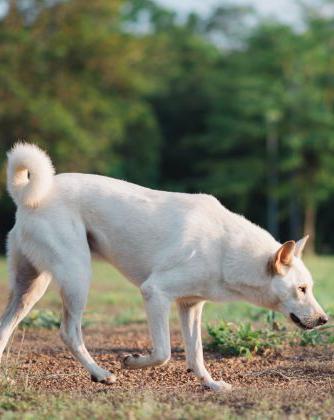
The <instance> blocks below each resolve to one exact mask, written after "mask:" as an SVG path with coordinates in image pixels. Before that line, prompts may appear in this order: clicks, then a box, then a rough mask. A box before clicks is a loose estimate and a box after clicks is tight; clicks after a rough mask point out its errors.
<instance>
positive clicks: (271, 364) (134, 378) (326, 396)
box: [7, 325, 334, 418]
mask: <svg viewBox="0 0 334 420" xmlns="http://www.w3.org/2000/svg"><path fill="white" fill-rule="evenodd" d="M84 335H85V341H86V345H87V347H88V349H89V350H90V352H91V354H92V355H93V357H94V358H95V359H96V360H97V362H98V363H99V364H100V365H101V366H102V367H104V368H106V369H108V370H110V371H112V372H114V373H115V375H116V377H117V382H116V383H115V384H113V385H102V384H97V383H94V382H92V381H91V380H90V378H89V375H88V374H87V372H86V371H85V370H84V369H83V368H82V367H81V366H80V365H79V363H78V362H77V361H75V360H74V358H73V357H72V356H71V354H70V353H69V352H68V350H67V349H65V347H64V345H63V344H62V342H61V340H60V338H59V334H58V331H57V330H45V329H34V328H28V329H26V331H25V333H24V339H23V341H22V337H23V331H22V330H18V332H17V333H16V336H15V339H14V343H13V344H12V346H11V349H10V353H9V356H8V360H7V366H8V369H9V370H8V372H10V371H11V369H15V377H16V382H22V383H25V386H26V387H27V389H29V390H32V391H34V392H42V393H45V392H46V393H52V394H53V393H58V392H65V393H68V394H69V395H72V396H74V397H75V396H76V395H77V396H80V398H82V397H87V398H94V396H97V395H99V394H101V393H106V394H108V396H110V398H113V396H116V395H118V394H119V392H120V393H121V394H122V395H124V392H125V393H127V395H128V396H129V397H130V398H131V396H133V395H138V393H141V392H146V391H152V392H153V393H154V395H155V396H156V397H157V398H158V399H159V400H160V401H173V400H175V398H176V399H177V400H179V399H180V398H183V399H184V400H185V401H187V402H190V403H194V402H198V401H210V402H211V403H212V402H213V403H216V404H222V405H227V406H228V407H230V408H231V409H233V410H234V411H233V412H234V413H235V415H241V416H242V417H244V416H246V417H247V413H248V412H250V413H251V412H252V410H254V407H255V406H256V405H257V404H259V401H260V400H263V401H264V400H266V404H265V406H266V407H268V409H271V410H272V409H273V407H274V408H275V410H278V412H279V413H282V412H283V413H285V414H286V416H287V418H295V417H294V416H297V418H309V417H308V414H307V411H306V412H305V404H306V406H307V405H309V406H310V411H309V415H310V417H312V416H314V415H315V416H317V415H318V416H320V418H334V347H323V346H316V347H308V348H302V347H294V348H288V349H286V350H283V351H280V352H277V351H270V352H269V353H267V354H266V355H265V357H264V356H254V357H252V358H251V359H247V358H245V357H233V358H223V357H222V356H221V355H219V354H214V353H208V352H206V353H205V360H206V365H207V367H208V369H209V370H210V371H211V373H212V376H213V377H214V378H215V379H224V380H226V381H228V382H229V383H231V384H232V385H233V387H234V390H233V392H232V393H231V394H230V395H217V394H214V393H212V392H210V391H208V390H204V389H203V388H202V387H201V386H200V385H199V384H198V383H197V381H196V379H195V378H194V376H193V374H191V373H187V372H186V366H185V354H184V351H183V344H182V338H181V334H180V332H179V330H177V329H175V330H172V334H171V337H172V359H171V361H170V362H169V363H168V364H167V365H166V366H163V367H160V368H150V369H146V370H137V371H133V370H122V369H121V367H120V362H119V358H120V357H121V355H122V354H125V353H131V352H142V353H145V352H147V351H148V350H149V348H150V341H149V338H148V335H147V330H146V326H144V325H132V326H124V327H118V328H112V327H106V326H104V327H102V326H101V327H94V328H93V327H89V328H87V329H86V330H85V331H84ZM263 401H262V402H261V404H262V405H263V403H264V402H263ZM324 405H325V407H324ZM317 407H318V408H317ZM298 413H300V416H298ZM265 417H266V416H265ZM270 417H271V416H270ZM273 417H275V416H273ZM279 417H281V416H279ZM266 418H267V417H266Z"/></svg>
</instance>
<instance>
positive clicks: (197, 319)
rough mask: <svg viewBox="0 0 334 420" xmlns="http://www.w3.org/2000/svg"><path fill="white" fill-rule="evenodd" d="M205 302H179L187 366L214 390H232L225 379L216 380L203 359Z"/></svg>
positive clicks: (201, 381)
mask: <svg viewBox="0 0 334 420" xmlns="http://www.w3.org/2000/svg"><path fill="white" fill-rule="evenodd" d="M204 303H205V302H203V301H201V302H196V303H193V302H184V303H183V302H178V304H177V306H178V311H179V315H180V320H181V326H182V334H183V338H184V343H185V350H186V359H187V368H188V371H189V372H194V374H195V375H196V377H197V378H198V380H199V381H200V383H201V384H202V385H204V386H206V387H209V388H210V389H212V390H213V391H230V390H231V388H232V387H231V385H230V384H228V383H226V382H224V381H214V380H213V379H212V378H211V375H210V373H209V372H208V371H207V370H206V368H205V366H204V360H203V347H202V337H201V315H202V308H203V305H204Z"/></svg>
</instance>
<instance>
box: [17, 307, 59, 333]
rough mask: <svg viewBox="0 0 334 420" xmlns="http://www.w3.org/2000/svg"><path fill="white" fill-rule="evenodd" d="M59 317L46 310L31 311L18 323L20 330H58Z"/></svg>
mask: <svg viewBox="0 0 334 420" xmlns="http://www.w3.org/2000/svg"><path fill="white" fill-rule="evenodd" d="M60 324H61V317H60V316H59V315H58V314H55V313H54V312H52V311H50V310H46V309H33V310H32V311H31V312H30V313H29V314H28V315H27V316H26V317H25V318H24V319H23V320H22V321H21V323H20V328H29V327H35V328H48V329H52V328H59V327H60Z"/></svg>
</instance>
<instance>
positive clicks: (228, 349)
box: [207, 314, 334, 357]
mask: <svg viewBox="0 0 334 420" xmlns="http://www.w3.org/2000/svg"><path fill="white" fill-rule="evenodd" d="M207 330H208V333H209V335H210V336H211V340H210V341H209V343H208V344H207V348H208V349H211V350H215V351H218V352H219V353H221V354H223V355H224V356H247V357H251V356H252V354H263V353H264V352H265V350H266V349H268V348H273V347H275V348H281V347H283V346H287V345H290V346H294V345H299V346H304V347H305V346H309V345H312V346H315V345H328V344H333V343H334V325H326V326H323V327H321V328H317V329H315V330H311V331H303V330H300V329H294V330H293V331H291V330H290V329H289V328H287V327H286V326H285V325H280V324H279V323H277V322H276V321H273V319H272V317H271V316H270V314H269V316H268V317H267V324H266V326H265V327H264V328H263V329H254V328H253V327H252V325H251V324H250V323H247V324H242V323H241V324H234V323H230V322H229V323H227V322H224V321H221V322H220V323H219V324H218V325H217V326H215V327H214V326H211V325H208V326H207Z"/></svg>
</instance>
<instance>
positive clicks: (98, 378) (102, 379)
mask: <svg viewBox="0 0 334 420" xmlns="http://www.w3.org/2000/svg"><path fill="white" fill-rule="evenodd" d="M105 372H106V373H105V374H103V375H91V377H90V378H91V380H92V381H93V382H99V383H100V384H105V385H111V384H113V383H115V382H116V376H115V375H114V374H113V373H111V372H108V371H105Z"/></svg>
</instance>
